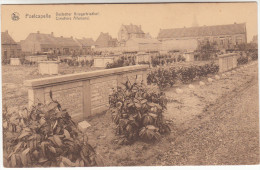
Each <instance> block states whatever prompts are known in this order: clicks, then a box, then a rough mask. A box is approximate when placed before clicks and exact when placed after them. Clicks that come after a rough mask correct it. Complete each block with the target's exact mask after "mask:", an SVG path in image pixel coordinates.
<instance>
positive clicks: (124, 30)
mask: <svg viewBox="0 0 260 170" xmlns="http://www.w3.org/2000/svg"><path fill="white" fill-rule="evenodd" d="M145 36H146V34H145V33H144V32H143V30H142V28H141V25H139V26H138V25H133V24H130V25H122V26H121V28H120V30H119V32H118V41H119V43H120V44H121V45H124V43H125V42H126V41H127V40H129V39H131V38H145Z"/></svg>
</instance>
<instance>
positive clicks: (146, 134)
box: [108, 80, 170, 144]
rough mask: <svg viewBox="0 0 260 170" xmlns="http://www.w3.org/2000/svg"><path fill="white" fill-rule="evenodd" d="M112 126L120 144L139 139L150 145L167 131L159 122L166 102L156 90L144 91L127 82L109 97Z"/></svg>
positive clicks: (165, 125)
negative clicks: (118, 136)
mask: <svg viewBox="0 0 260 170" xmlns="http://www.w3.org/2000/svg"><path fill="white" fill-rule="evenodd" d="M109 104H110V109H109V110H108V112H109V113H110V114H111V115H112V120H113V122H114V123H115V124H116V125H117V128H116V133H117V134H118V135H120V137H122V138H121V140H120V141H119V143H120V144H131V143H133V142H134V141H136V140H138V139H139V138H141V139H143V140H146V141H154V140H158V139H159V138H160V134H163V133H167V132H169V131H170V128H169V126H168V125H167V124H166V123H165V121H164V119H163V111H164V110H165V109H166V104H167V100H166V97H165V94H164V93H163V92H160V90H159V89H158V88H156V87H153V88H151V87H147V86H145V85H144V84H143V83H140V84H138V83H137V82H136V81H135V82H134V83H132V84H131V82H130V81H129V80H127V81H126V83H124V84H123V86H122V87H121V86H119V87H117V89H114V90H113V93H112V94H111V95H110V97H109Z"/></svg>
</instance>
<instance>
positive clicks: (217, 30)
mask: <svg viewBox="0 0 260 170" xmlns="http://www.w3.org/2000/svg"><path fill="white" fill-rule="evenodd" d="M157 38H158V40H160V41H166V40H167V41H170V40H184V39H186V40H187V39H195V40H197V41H198V42H199V43H200V44H202V43H204V42H207V41H208V42H210V43H213V44H215V45H216V46H217V48H218V49H231V48H234V47H235V46H236V45H238V44H242V43H246V42H247V33H246V24H245V23H242V24H236V23H234V24H229V25H214V26H201V27H189V28H185V27H184V28H174V29H161V30H160V32H159V34H158V37H157Z"/></svg>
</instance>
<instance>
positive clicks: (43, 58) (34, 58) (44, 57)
mask: <svg viewBox="0 0 260 170" xmlns="http://www.w3.org/2000/svg"><path fill="white" fill-rule="evenodd" d="M25 59H26V60H28V61H30V62H39V61H47V60H48V57H47V55H36V56H26V57H25Z"/></svg>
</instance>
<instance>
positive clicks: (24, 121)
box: [3, 93, 102, 167]
mask: <svg viewBox="0 0 260 170" xmlns="http://www.w3.org/2000/svg"><path fill="white" fill-rule="evenodd" d="M50 96H52V95H51V93H50ZM3 128H4V140H5V142H4V143H6V142H7V143H8V145H6V146H5V150H6V153H7V157H5V159H6V162H7V164H6V165H5V166H7V167H49V166H51V167H62V166H69V167H80V166H101V165H102V161H101V159H100V158H99V157H98V156H97V154H96V152H95V150H94V149H93V148H92V147H91V145H90V144H88V142H87V141H86V140H85V139H84V137H83V134H82V132H80V131H79V129H78V127H77V125H76V123H74V122H73V121H72V119H71V116H70V115H69V114H68V112H67V111H66V110H63V109H62V108H61V106H60V104H59V103H58V102H57V101H54V100H52V101H51V102H50V103H49V104H47V105H43V104H38V105H35V106H33V107H32V108H31V109H30V110H27V109H24V110H21V111H19V113H16V114H14V113H8V112H7V109H4V110H3ZM84 140H85V141H84Z"/></svg>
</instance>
